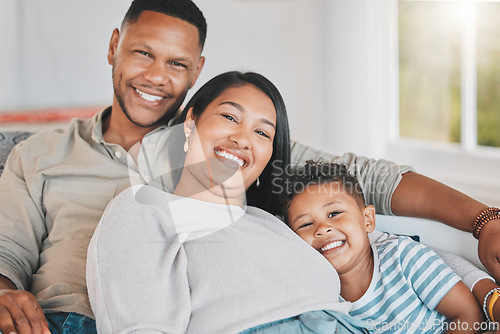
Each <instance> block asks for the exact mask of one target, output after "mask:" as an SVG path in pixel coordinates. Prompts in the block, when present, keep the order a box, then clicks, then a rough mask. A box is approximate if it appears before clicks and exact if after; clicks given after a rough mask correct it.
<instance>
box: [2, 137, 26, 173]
mask: <svg viewBox="0 0 500 334" xmlns="http://www.w3.org/2000/svg"><path fill="white" fill-rule="evenodd" d="M32 134H33V133H32V132H26V131H0V175H2V172H3V169H4V166H5V161H6V160H7V157H8V156H9V153H10V151H11V150H12V148H13V147H14V145H16V144H17V143H19V142H20V141H23V140H25V139H26V138H28V137H29V136H31V135H32Z"/></svg>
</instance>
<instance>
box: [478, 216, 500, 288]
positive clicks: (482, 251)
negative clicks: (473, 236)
mask: <svg viewBox="0 0 500 334" xmlns="http://www.w3.org/2000/svg"><path fill="white" fill-rule="evenodd" d="M477 251H478V254H479V259H480V260H481V262H482V263H483V265H484V266H485V267H486V269H488V271H489V272H490V274H491V275H492V276H493V277H494V278H495V280H496V281H497V282H500V219H494V220H491V221H489V222H488V223H487V224H486V225H485V226H484V227H483V228H482V229H481V233H480V234H479V244H478V246H477Z"/></svg>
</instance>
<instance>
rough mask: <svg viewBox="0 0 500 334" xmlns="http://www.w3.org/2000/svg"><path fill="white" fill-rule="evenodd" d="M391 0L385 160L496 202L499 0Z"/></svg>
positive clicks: (499, 134)
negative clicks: (388, 129)
mask: <svg viewBox="0 0 500 334" xmlns="http://www.w3.org/2000/svg"><path fill="white" fill-rule="evenodd" d="M389 1H391V3H392V5H391V6H392V13H393V14H392V19H393V22H392V24H391V25H392V28H391V31H392V41H391V45H392V46H391V51H390V53H391V55H392V56H391V57H392V58H391V59H392V60H391V61H390V62H391V65H390V66H391V68H392V69H393V70H392V73H393V74H392V75H391V77H392V79H390V80H391V81H392V82H393V83H392V84H391V90H392V91H393V94H392V95H393V96H392V98H391V101H392V102H391V103H392V111H391V117H392V125H391V131H392V133H391V139H390V142H389V145H388V155H389V157H390V159H392V160H395V161H398V162H405V163H408V164H411V165H413V166H414V167H416V168H417V170H418V171H419V172H422V173H423V174H426V175H429V176H431V177H433V178H436V179H438V180H440V181H441V182H444V183H446V184H449V185H450V186H453V187H455V188H458V189H459V190H461V191H463V192H465V193H467V194H470V195H471V196H473V197H475V198H477V199H479V200H482V201H484V202H486V203H488V204H490V205H499V204H500V198H499V194H500V174H499V172H500V20H499V19H498V18H499V17H500V1H491V0H489V1H481V0H461V1H443V0H425V1H418V0H389Z"/></svg>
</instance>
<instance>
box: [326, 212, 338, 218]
mask: <svg viewBox="0 0 500 334" xmlns="http://www.w3.org/2000/svg"><path fill="white" fill-rule="evenodd" d="M339 214H340V211H332V212H330V213H329V214H328V218H333V217H335V216H338V215H339Z"/></svg>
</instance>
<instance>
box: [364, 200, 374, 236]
mask: <svg viewBox="0 0 500 334" xmlns="http://www.w3.org/2000/svg"><path fill="white" fill-rule="evenodd" d="M363 217H364V219H365V226H366V232H368V233H371V232H373V231H374V230H375V207H374V206H373V205H368V206H366V207H365V208H364V209H363Z"/></svg>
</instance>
